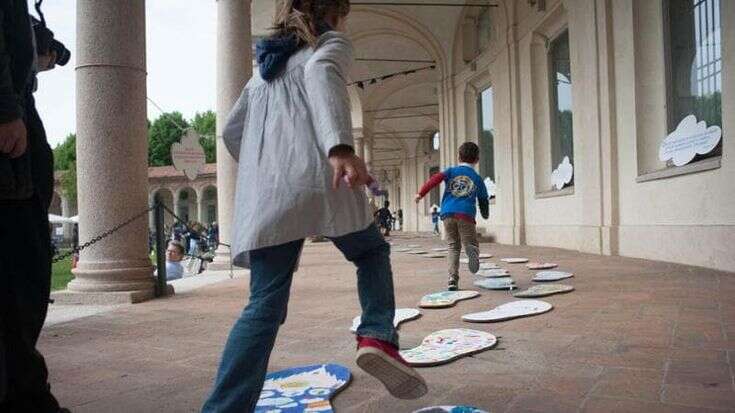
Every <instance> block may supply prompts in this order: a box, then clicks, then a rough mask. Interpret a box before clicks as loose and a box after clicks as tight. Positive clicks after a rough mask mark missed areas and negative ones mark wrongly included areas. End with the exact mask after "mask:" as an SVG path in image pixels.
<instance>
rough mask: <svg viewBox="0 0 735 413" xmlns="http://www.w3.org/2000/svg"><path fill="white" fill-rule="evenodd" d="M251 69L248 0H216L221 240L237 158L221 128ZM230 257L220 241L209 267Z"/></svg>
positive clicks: (226, 236) (227, 226) (226, 230)
mask: <svg viewBox="0 0 735 413" xmlns="http://www.w3.org/2000/svg"><path fill="white" fill-rule="evenodd" d="M252 73H253V61H252V41H251V32H250V0H217V223H218V224H219V239H220V242H222V243H225V244H230V243H231V240H232V237H231V235H230V233H231V230H232V212H233V210H234V203H235V183H236V179H237V162H235V160H234V159H233V158H232V156H230V153H229V152H228V151H227V148H226V147H225V144H224V142H223V141H222V128H223V127H224V125H225V120H226V119H227V115H229V113H230V110H232V106H234V104H235V102H236V101H237V98H238V97H240V93H241V92H242V89H243V87H244V86H245V84H246V83H247V81H248V80H249V79H250V77H251V76H252ZM230 259H231V257H230V249H229V248H228V247H226V246H224V245H222V244H220V247H219V248H218V249H217V252H216V257H215V261H214V263H213V266H210V268H212V269H216V268H229V266H230Z"/></svg>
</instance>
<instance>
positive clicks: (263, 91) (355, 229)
mask: <svg viewBox="0 0 735 413" xmlns="http://www.w3.org/2000/svg"><path fill="white" fill-rule="evenodd" d="M279 6H280V7H279V10H278V13H277V15H276V19H275V24H274V29H273V31H274V33H273V34H272V35H271V36H270V37H269V38H266V39H263V40H261V41H259V42H258V44H257V46H256V54H257V56H256V57H257V61H258V64H259V66H260V74H259V75H255V76H253V78H252V79H251V80H250V81H249V82H248V84H247V85H246V86H245V88H244V90H243V92H242V95H241V96H240V98H239V100H238V101H237V103H236V104H235V107H234V109H233V111H232V112H231V113H230V115H229V118H228V121H227V123H226V125H225V128H224V130H223V139H224V142H225V144H226V146H227V149H228V151H229V152H230V153H231V154H232V156H233V157H234V158H235V159H236V160H238V162H239V166H238V172H237V190H236V196H235V216H234V220H233V229H232V249H231V250H232V256H233V262H234V263H235V264H236V265H238V266H241V267H246V268H250V270H251V274H250V302H249V303H248V305H247V307H245V310H244V311H243V312H242V314H241V315H240V318H239V319H238V320H237V321H236V322H235V325H234V326H233V328H232V331H231V332H230V336H229V338H228V340H227V343H226V345H225V349H224V353H223V355H222V360H221V363H220V365H219V370H218V372H217V377H216V379H215V383H214V389H213V390H212V393H211V394H210V396H209V398H208V400H207V401H206V402H205V404H204V407H203V408H202V411H203V412H252V411H253V410H254V409H255V407H256V405H257V403H258V399H259V396H260V392H261V389H262V387H263V383H264V380H265V375H266V371H267V367H268V359H269V357H270V354H271V350H272V349H273V345H274V342H275V340H276V335H277V333H278V329H279V327H280V325H281V324H282V323H283V322H284V320H285V318H286V308H287V305H288V299H289V290H290V287H291V280H292V278H293V273H294V271H296V268H297V264H298V261H299V257H300V254H301V250H302V246H303V244H304V238H306V237H309V236H312V235H315V234H323V235H326V236H327V237H329V238H330V239H331V240H332V242H334V244H335V245H336V246H337V248H338V249H339V250H340V251H341V252H342V254H344V256H345V257H346V258H347V259H348V260H349V261H351V262H352V263H354V264H355V266H356V267H357V285H358V294H359V298H360V304H361V305H362V311H363V313H362V322H361V324H360V326H359V328H358V330H357V360H356V361H357V365H358V366H360V367H361V368H362V369H363V370H365V371H366V372H367V373H368V374H370V375H372V376H374V377H376V378H377V379H378V380H380V381H381V382H382V383H383V384H384V385H385V387H386V388H387V389H388V391H389V392H390V393H391V394H392V395H393V396H395V397H398V398H403V399H414V398H418V397H421V396H423V395H424V394H425V393H426V391H427V386H426V383H425V382H424V379H423V378H422V377H421V376H420V375H419V374H418V373H417V372H416V371H415V370H414V369H413V368H411V367H409V366H408V364H407V363H406V362H405V361H404V360H403V358H401V356H400V355H399V353H398V335H397V333H396V330H395V327H394V326H393V318H394V313H395V300H394V291H393V273H392V270H391V264H390V246H389V245H388V243H387V242H386V241H385V239H384V238H383V236H382V235H381V234H380V231H379V230H378V228H377V227H376V226H375V225H374V224H373V216H372V213H371V210H370V208H369V205H368V202H367V197H366V195H365V190H364V186H365V185H366V184H367V183H368V182H369V181H370V178H369V175H368V173H367V170H366V167H365V163H364V162H363V161H362V160H361V159H360V158H358V157H357V156H356V155H355V152H354V150H353V140H352V125H351V120H350V119H351V118H350V102H349V97H348V92H347V86H346V82H345V79H346V78H347V74H348V71H349V66H350V64H351V62H352V59H353V57H352V46H351V43H350V41H349V39H348V38H347V37H346V36H345V35H344V34H342V33H340V32H339V31H341V30H342V25H343V23H344V20H345V18H346V17H347V14H348V13H349V10H350V3H349V0H284V1H282V2H280V3H279ZM338 30H339V31H338ZM345 180H346V182H345Z"/></svg>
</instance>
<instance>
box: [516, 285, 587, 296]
mask: <svg viewBox="0 0 735 413" xmlns="http://www.w3.org/2000/svg"><path fill="white" fill-rule="evenodd" d="M571 291H574V287H572V286H571V285H565V284H544V285H534V286H533V287H531V288H529V289H527V290H524V291H519V292H517V293H515V294H513V295H514V296H515V297H518V298H535V297H546V296H549V295H554V294H563V293H568V292H571Z"/></svg>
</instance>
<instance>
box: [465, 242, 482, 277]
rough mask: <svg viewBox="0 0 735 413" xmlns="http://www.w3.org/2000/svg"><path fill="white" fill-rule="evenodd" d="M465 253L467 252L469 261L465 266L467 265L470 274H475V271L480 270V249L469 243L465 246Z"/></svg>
mask: <svg viewBox="0 0 735 413" xmlns="http://www.w3.org/2000/svg"><path fill="white" fill-rule="evenodd" d="M465 253H467V259H468V261H469V263H468V264H467V266H468V267H469V269H470V272H471V273H472V274H477V272H478V271H480V249H479V248H477V247H476V246H474V245H469V246H467V248H465Z"/></svg>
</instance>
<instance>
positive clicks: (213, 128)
mask: <svg viewBox="0 0 735 413" xmlns="http://www.w3.org/2000/svg"><path fill="white" fill-rule="evenodd" d="M191 127H192V128H193V129H194V130H195V131H196V132H197V133H198V134H199V135H200V136H201V138H200V139H199V143H200V144H201V145H202V148H204V154H205V155H206V157H207V163H214V162H217V138H216V136H217V115H216V114H215V113H214V112H213V111H211V110H208V111H206V112H204V113H197V114H196V115H194V119H192V120H191Z"/></svg>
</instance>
